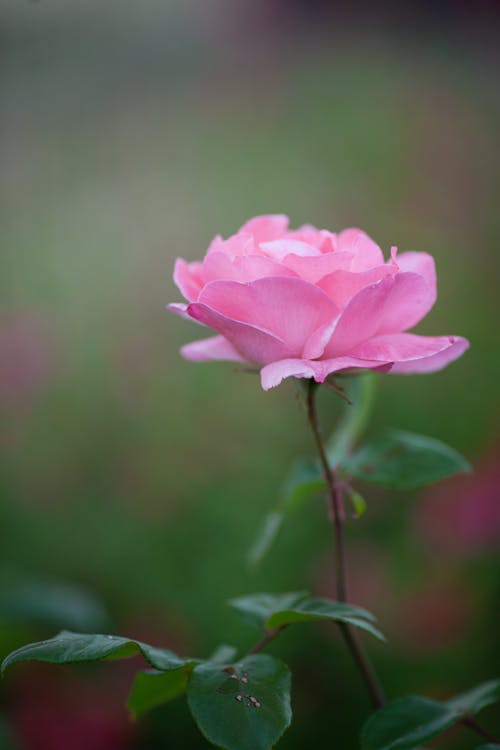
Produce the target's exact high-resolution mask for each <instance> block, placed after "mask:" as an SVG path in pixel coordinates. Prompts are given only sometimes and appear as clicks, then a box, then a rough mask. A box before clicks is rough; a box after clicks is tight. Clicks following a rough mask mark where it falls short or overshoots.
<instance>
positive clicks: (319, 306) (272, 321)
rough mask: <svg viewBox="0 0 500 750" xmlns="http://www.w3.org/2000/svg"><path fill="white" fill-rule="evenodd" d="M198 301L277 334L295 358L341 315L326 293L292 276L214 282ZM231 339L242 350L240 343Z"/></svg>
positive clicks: (227, 315)
mask: <svg viewBox="0 0 500 750" xmlns="http://www.w3.org/2000/svg"><path fill="white" fill-rule="evenodd" d="M199 301H200V302H202V303H203V304H204V305H206V306H208V307H210V308H211V309H212V310H214V311H215V310H216V311H217V312H218V313H220V314H222V315H223V316H225V317H226V318H230V319H232V320H233V321H238V322H240V323H247V324H249V325H251V326H254V327H256V328H259V329H260V330H263V331H265V332H266V333H270V334H271V335H274V336H275V337H276V338H277V339H279V340H280V341H282V342H283V343H284V344H285V345H286V347H287V349H288V351H289V355H288V356H296V357H300V356H302V355H303V351H304V349H305V347H306V344H307V342H308V340H309V338H310V337H311V336H312V334H313V333H314V332H315V331H317V330H318V329H320V328H323V327H324V326H325V325H327V326H328V325H330V324H331V322H332V321H333V320H334V319H335V318H336V316H337V315H338V309H337V307H336V306H335V304H334V303H333V302H332V301H331V300H330V298H329V297H328V296H327V295H326V294H325V292H323V291H322V290H321V289H318V287H316V286H314V285H313V284H309V283H308V282H307V281H303V280H302V279H297V278H293V277H289V278H288V277H278V276H269V277H267V278H263V279H257V280H256V281H253V282H250V283H249V284H240V283H238V282H236V281H213V282H212V283H211V284H207V286H206V287H205V288H204V289H203V292H202V293H201V295H200V298H199ZM190 314H191V312H190ZM208 325H210V323H208ZM212 327H215V326H212ZM216 330H219V329H216ZM219 332H220V333H223V334H224V335H226V334H225V333H224V332H223V331H219ZM228 338H229V339H230V340H231V341H232V343H233V344H234V345H235V346H236V348H237V349H239V350H241V349H240V347H239V345H238V342H237V341H235V340H234V339H232V338H231V337H230V336H228ZM323 346H324V345H323ZM322 353H323V348H321V350H320V351H319V352H318V351H317V350H316V351H315V356H320V355H321V354H322ZM281 358H282V357H280V359H281ZM276 359H278V358H276ZM254 361H258V360H254ZM261 361H262V360H261Z"/></svg>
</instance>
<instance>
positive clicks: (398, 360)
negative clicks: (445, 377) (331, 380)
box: [351, 333, 469, 374]
mask: <svg viewBox="0 0 500 750" xmlns="http://www.w3.org/2000/svg"><path fill="white" fill-rule="evenodd" d="M468 348H469V342H468V341H467V339H464V338H462V337H460V336H417V335H415V334H414V333H395V334H388V335H385V336H377V337H376V338H374V339H372V340H371V341H367V342H366V343H364V344H362V345H361V346H358V347H357V348H356V349H355V350H354V351H352V352H351V354H352V355H353V356H357V357H358V356H359V357H366V358H370V359H375V360H379V361H380V362H394V364H393V366H392V367H391V372H394V373H406V374H411V373H419V372H435V371H436V370H441V369H442V368H443V367H446V365H448V364H449V363H450V362H453V361H454V360H455V359H458V357H460V356H461V355H462V354H463V353H464V352H465V351H466V349H468Z"/></svg>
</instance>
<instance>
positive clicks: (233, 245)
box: [205, 232, 255, 260]
mask: <svg viewBox="0 0 500 750" xmlns="http://www.w3.org/2000/svg"><path fill="white" fill-rule="evenodd" d="M253 251H255V241H254V238H253V237H252V235H251V234H246V233H244V232H239V233H238V234H233V235H232V236H231V237H228V238H227V240H224V239H222V237H221V236H220V234H218V235H216V236H215V237H214V238H213V240H212V242H211V243H210V245H209V247H208V250H207V253H206V256H205V260H206V259H207V258H209V257H210V256H211V255H212V254H213V253H222V254H223V255H227V256H228V258H236V257H238V256H239V255H246V254H248V253H251V252H253Z"/></svg>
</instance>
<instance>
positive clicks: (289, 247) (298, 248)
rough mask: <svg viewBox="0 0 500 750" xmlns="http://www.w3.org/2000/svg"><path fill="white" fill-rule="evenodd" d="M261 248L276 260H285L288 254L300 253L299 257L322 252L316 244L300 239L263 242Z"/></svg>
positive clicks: (311, 255) (312, 255) (307, 256)
mask: <svg viewBox="0 0 500 750" xmlns="http://www.w3.org/2000/svg"><path fill="white" fill-rule="evenodd" d="M260 248H261V250H264V252H266V253H267V255H268V256H269V257H270V258H273V259H274V260H283V258H285V257H286V256H287V255H292V254H293V255H298V256H299V258H309V257H314V256H315V255H321V252H320V251H319V250H318V248H317V247H314V245H309V244H308V243H307V242H301V241H300V240H290V239H281V240H274V242H261V243H260Z"/></svg>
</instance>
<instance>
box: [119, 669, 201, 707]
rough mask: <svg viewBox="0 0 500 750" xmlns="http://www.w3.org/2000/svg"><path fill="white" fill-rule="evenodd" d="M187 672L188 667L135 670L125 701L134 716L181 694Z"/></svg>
mask: <svg viewBox="0 0 500 750" xmlns="http://www.w3.org/2000/svg"><path fill="white" fill-rule="evenodd" d="M188 674H189V670H188V669H175V670H172V671H170V672H158V671H155V670H149V671H147V672H137V674H136V676H135V680H134V684H133V685H132V690H131V691H130V695H129V697H128V701H127V706H128V708H129V709H130V711H131V712H132V714H133V716H134V718H136V719H138V718H140V717H141V716H143V715H144V714H145V713H146V712H147V711H150V710H151V709H153V708H156V707H157V706H160V705H162V704H164V703H168V702H169V701H171V700H173V699H174V698H177V697H178V696H179V695H182V693H184V692H185V691H186V687H187V681H188Z"/></svg>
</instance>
